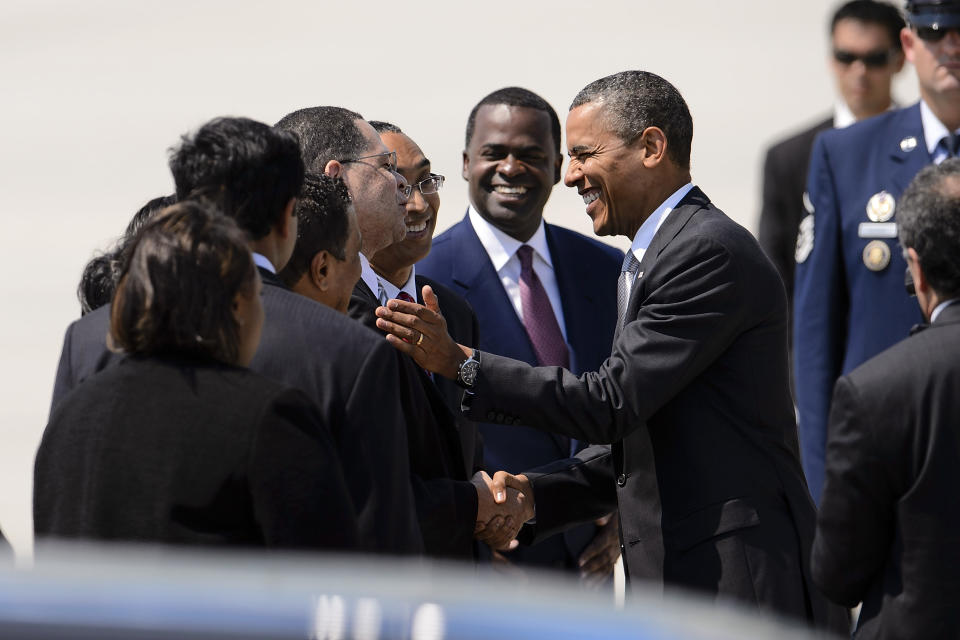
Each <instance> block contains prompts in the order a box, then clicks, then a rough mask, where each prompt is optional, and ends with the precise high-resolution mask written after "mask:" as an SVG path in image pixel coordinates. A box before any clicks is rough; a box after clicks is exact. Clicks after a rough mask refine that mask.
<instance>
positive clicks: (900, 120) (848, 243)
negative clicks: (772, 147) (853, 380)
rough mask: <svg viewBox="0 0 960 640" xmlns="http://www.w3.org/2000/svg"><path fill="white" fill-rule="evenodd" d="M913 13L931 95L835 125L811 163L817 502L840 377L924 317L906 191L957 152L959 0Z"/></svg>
mask: <svg viewBox="0 0 960 640" xmlns="http://www.w3.org/2000/svg"><path fill="white" fill-rule="evenodd" d="M906 11H907V23H908V26H907V27H905V28H904V29H902V30H901V32H900V40H901V43H902V44H903V49H904V53H905V55H906V58H907V60H909V61H910V62H911V63H913V66H914V68H915V69H916V72H917V80H918V82H919V88H920V97H921V100H920V102H919V103H918V104H915V105H913V106H911V107H907V108H905V109H900V110H897V111H891V112H889V113H886V114H883V115H881V116H878V117H876V118H872V119H870V120H867V121H865V122H862V123H858V124H856V125H853V126H851V127H849V128H847V129H843V130H835V131H829V132H826V133H824V134H823V135H821V136H820V137H819V138H818V139H817V142H816V144H815V145H814V150H813V154H812V158H811V162H810V177H809V181H808V191H809V194H810V201H811V204H812V208H813V213H812V214H811V216H810V217H808V218H806V219H804V221H803V223H801V231H800V236H799V238H798V241H797V256H796V257H797V271H796V283H795V284H796V287H795V296H796V297H795V312H794V313H795V315H794V356H795V359H794V363H795V376H796V385H797V408H798V413H799V419H800V423H799V435H800V444H801V458H802V460H803V465H804V472H805V473H806V477H807V482H808V483H809V485H810V490H811V494H812V495H813V497H814V499H815V500H817V501H819V498H820V494H821V491H822V487H823V482H824V456H825V453H824V452H825V446H826V438H827V418H828V415H829V411H830V399H831V392H832V390H833V386H834V383H835V382H836V380H837V378H839V377H840V376H841V375H845V374H846V373H848V372H850V371H851V370H852V369H854V368H855V367H857V366H858V365H860V364H861V363H863V362H864V361H866V360H867V359H869V358H871V357H873V356H874V355H876V354H877V353H879V352H881V351H883V350H884V349H886V348H888V347H889V346H891V345H892V344H894V343H896V342H899V341H900V340H902V339H904V338H906V337H907V335H908V332H909V330H910V327H911V326H912V325H914V324H916V323H919V322H920V321H921V320H922V318H921V315H920V311H919V310H918V308H917V305H916V303H915V302H914V301H912V300H911V299H910V298H909V297H908V296H907V294H906V292H905V291H904V287H903V274H904V272H905V270H906V267H907V263H906V261H905V260H904V258H903V256H902V254H901V251H900V248H899V246H898V245H897V218H896V216H897V209H898V204H899V203H898V200H899V198H900V194H902V193H903V190H904V189H905V188H906V186H907V185H908V184H909V183H910V180H911V179H912V178H913V176H914V175H916V174H917V172H918V171H919V170H920V169H922V168H923V167H924V166H926V165H928V164H930V163H935V164H939V163H940V162H941V161H942V160H943V159H945V158H947V157H950V156H954V155H956V154H957V133H958V131H960V30H958V29H960V0H911V1H910V2H907V4H906Z"/></svg>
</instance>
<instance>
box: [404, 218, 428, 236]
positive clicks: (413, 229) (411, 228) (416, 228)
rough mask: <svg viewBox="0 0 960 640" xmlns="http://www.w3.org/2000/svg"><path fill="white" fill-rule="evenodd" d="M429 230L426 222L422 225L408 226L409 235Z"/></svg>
mask: <svg viewBox="0 0 960 640" xmlns="http://www.w3.org/2000/svg"><path fill="white" fill-rule="evenodd" d="M426 228H427V223H426V221H423V222H421V223H420V224H408V225H407V233H420V232H421V231H423V230H424V229H426Z"/></svg>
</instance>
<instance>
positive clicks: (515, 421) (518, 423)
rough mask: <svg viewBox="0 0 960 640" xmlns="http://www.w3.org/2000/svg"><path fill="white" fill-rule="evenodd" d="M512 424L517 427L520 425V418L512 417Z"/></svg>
mask: <svg viewBox="0 0 960 640" xmlns="http://www.w3.org/2000/svg"><path fill="white" fill-rule="evenodd" d="M513 426H515V427H519V426H520V418H514V419H513Z"/></svg>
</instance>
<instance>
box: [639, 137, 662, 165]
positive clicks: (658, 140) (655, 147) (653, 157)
mask: <svg viewBox="0 0 960 640" xmlns="http://www.w3.org/2000/svg"><path fill="white" fill-rule="evenodd" d="M637 144H639V145H640V152H641V154H642V157H643V165H644V166H645V167H647V168H653V167H655V166H657V165H659V164H660V163H661V162H663V160H664V159H666V157H667V134H665V133H664V132H663V129H661V128H660V127H647V128H646V129H644V130H643V133H641V134H640V139H639V140H638V141H637Z"/></svg>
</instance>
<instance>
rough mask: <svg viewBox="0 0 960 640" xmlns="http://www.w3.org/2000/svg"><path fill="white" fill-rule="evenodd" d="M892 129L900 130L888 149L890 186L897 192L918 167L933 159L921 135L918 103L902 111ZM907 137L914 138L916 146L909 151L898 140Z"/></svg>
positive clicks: (915, 172)
mask: <svg viewBox="0 0 960 640" xmlns="http://www.w3.org/2000/svg"><path fill="white" fill-rule="evenodd" d="M892 129H893V130H894V131H900V132H902V136H901V137H900V139H898V140H895V141H893V144H894V145H895V146H894V147H892V148H891V149H890V161H891V163H892V170H891V174H890V180H891V184H892V187H893V188H894V189H895V190H896V191H897V192H898V193H903V191H904V190H905V189H906V188H907V186H908V185H909V184H910V182H911V181H912V180H913V177H914V176H915V175H917V173H919V172H920V169H922V168H923V167H925V166H927V165H928V164H930V163H931V162H932V161H933V158H931V157H930V152H929V151H927V143H926V140H925V139H924V137H923V122H922V121H921V119H920V103H917V104H915V105H914V106H912V107H910V108H909V109H905V110H904V111H902V112H901V113H900V114H899V116H898V121H897V122H896V123H895V124H894V126H893V127H892ZM909 137H913V138H914V139H915V140H916V146H914V147H913V148H912V149H910V150H909V151H904V150H903V149H902V148H901V147H900V141H901V140H905V139H907V138H909Z"/></svg>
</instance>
